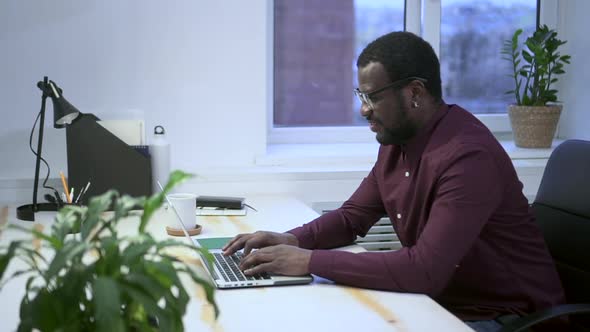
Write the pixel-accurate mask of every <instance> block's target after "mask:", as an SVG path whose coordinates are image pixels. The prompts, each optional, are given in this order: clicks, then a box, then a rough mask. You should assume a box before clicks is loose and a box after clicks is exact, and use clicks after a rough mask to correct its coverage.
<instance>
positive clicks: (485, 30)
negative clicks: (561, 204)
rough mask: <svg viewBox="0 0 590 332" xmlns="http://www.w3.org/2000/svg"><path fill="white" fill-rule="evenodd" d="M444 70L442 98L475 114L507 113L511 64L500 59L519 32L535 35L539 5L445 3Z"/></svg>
mask: <svg viewBox="0 0 590 332" xmlns="http://www.w3.org/2000/svg"><path fill="white" fill-rule="evenodd" d="M441 7H442V8H441V27H440V35H441V37H440V64H441V76H442V79H443V80H442V81H443V96H444V99H445V101H446V102H448V103H452V104H459V105H461V106H462V107H464V108H465V109H467V110H469V111H471V112H472V113H476V114H479V113H484V114H485V113H488V114H489V113H506V111H507V105H508V104H510V103H513V102H514V97H513V95H507V94H505V93H504V92H506V91H509V90H511V89H512V88H513V85H514V82H513V80H512V79H511V78H510V77H508V74H509V73H510V64H509V63H508V61H506V60H503V59H502V56H501V55H500V50H501V49H502V44H503V42H504V40H506V39H509V38H511V37H512V34H513V33H514V31H515V30H516V29H518V28H522V29H524V33H523V35H521V37H520V38H521V40H522V38H523V36H528V35H529V34H530V33H531V32H532V31H534V29H535V26H536V18H537V1H536V0H492V1H472V0H442V1H441Z"/></svg>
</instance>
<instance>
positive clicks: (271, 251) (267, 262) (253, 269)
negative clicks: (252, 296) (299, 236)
mask: <svg viewBox="0 0 590 332" xmlns="http://www.w3.org/2000/svg"><path fill="white" fill-rule="evenodd" d="M311 253H312V251H311V250H307V249H301V248H298V247H294V246H290V245H286V244H279V245H276V246H270V247H265V248H262V249H259V250H255V251H253V252H252V253H251V254H250V255H248V256H245V257H244V258H243V259H242V261H241V262H240V269H242V270H243V271H244V274H246V275H253V274H258V273H262V272H269V273H276V274H282V275H288V276H300V275H304V274H308V273H309V260H310V259H311Z"/></svg>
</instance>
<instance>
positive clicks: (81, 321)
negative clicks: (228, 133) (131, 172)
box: [0, 171, 218, 332]
mask: <svg viewBox="0 0 590 332" xmlns="http://www.w3.org/2000/svg"><path fill="white" fill-rule="evenodd" d="M188 177H190V175H189V174H186V173H183V172H181V171H175V172H173V173H172V174H171V175H170V180H169V182H168V183H167V184H166V186H165V188H164V190H163V191H162V192H160V193H157V194H154V195H153V196H151V197H149V198H145V197H140V198H133V197H130V196H127V195H124V196H120V195H119V194H118V193H117V192H116V191H109V192H107V193H105V194H103V195H101V196H98V197H95V198H93V199H92V200H91V201H90V203H89V205H88V206H87V207H79V206H67V207H65V208H63V209H62V210H61V211H59V213H58V214H57V217H56V220H55V222H54V223H53V225H52V227H51V232H50V234H45V233H44V232H42V230H39V229H33V230H30V229H27V228H24V227H21V226H18V225H9V226H8V227H10V228H17V229H19V230H22V231H25V232H30V233H32V234H33V236H34V238H35V240H34V241H32V242H31V241H12V242H11V243H10V244H9V245H8V246H4V248H2V251H0V252H1V254H0V280H1V281H2V283H1V284H0V291H1V289H2V287H3V286H4V285H5V284H6V282H7V281H9V280H11V279H12V278H14V277H24V276H28V279H27V282H26V293H25V296H24V297H23V298H22V300H21V304H20V324H19V327H18V331H31V330H33V329H38V330H41V331H109V332H115V331H129V330H136V331H182V330H183V329H184V325H183V322H182V317H183V316H184V314H185V311H186V307H187V304H188V302H189V295H188V294H187V291H186V290H185V288H184V286H183V285H182V283H181V281H180V279H179V275H180V274H186V275H188V276H189V277H190V278H191V279H192V280H193V281H194V282H195V283H197V284H199V285H200V286H201V287H203V289H204V290H205V294H206V297H207V301H208V302H209V303H210V304H212V305H213V306H214V309H215V315H216V316H217V314H218V308H217V305H216V303H215V300H214V298H213V291H214V288H213V287H212V286H211V284H210V283H209V282H208V281H207V280H204V279H201V278H200V277H199V276H198V275H197V274H196V273H195V272H194V271H193V270H192V269H191V267H190V266H189V265H187V264H186V263H184V262H182V261H180V260H179V259H178V258H176V257H174V256H171V255H170V254H169V251H170V250H166V249H168V248H170V247H185V248H188V249H189V250H193V251H196V252H197V253H199V252H202V253H205V255H207V256H208V257H209V255H210V254H209V253H208V252H206V250H205V249H199V248H196V247H194V246H190V245H188V244H184V243H181V242H179V241H176V240H165V241H156V240H155V239H154V238H153V237H152V235H150V234H149V233H147V232H146V231H145V229H146V226H147V224H148V222H149V221H150V218H151V217H152V215H153V214H154V212H155V211H156V210H157V209H158V208H159V207H160V206H161V205H162V203H163V201H164V198H165V196H164V195H166V194H167V193H168V192H169V191H170V190H171V189H172V188H173V187H174V186H175V185H177V184H178V183H180V182H182V181H184V180H185V179H187V178H188ZM137 206H143V215H142V216H141V222H140V223H139V226H138V229H137V234H135V235H133V236H120V235H119V234H118V232H117V225H118V224H119V222H121V221H122V220H123V219H124V218H126V217H128V216H129V215H130V212H131V210H132V209H134V208H135V207H137ZM109 207H111V208H112V209H113V213H104V212H106V211H107V210H109ZM123 222H125V221H123ZM78 231H79V233H77V234H71V233H76V232H78ZM39 240H40V241H41V249H40V250H36V248H35V244H34V243H35V241H37V242H38V241H39ZM37 249H38V248H37ZM14 257H17V258H19V259H20V260H22V261H23V262H24V263H26V264H25V265H26V266H28V268H25V269H21V270H18V271H15V272H14V273H12V275H10V276H9V277H7V278H5V279H4V280H3V278H4V277H5V276H4V274H5V271H6V269H7V266H8V264H9V263H10V261H11V259H12V258H14Z"/></svg>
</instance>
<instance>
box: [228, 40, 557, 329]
mask: <svg viewBox="0 0 590 332" xmlns="http://www.w3.org/2000/svg"><path fill="white" fill-rule="evenodd" d="M357 67H358V82H359V88H358V89H356V90H355V91H354V92H355V94H356V96H357V97H358V98H359V100H360V101H361V109H360V113H361V115H362V116H363V117H365V118H366V119H367V121H368V123H369V125H370V128H371V130H372V131H374V132H375V133H376V138H377V141H378V142H379V143H380V144H381V146H380V149H379V153H378V157H377V161H376V163H375V165H374V166H373V169H372V170H371V172H370V173H369V174H368V175H367V177H366V178H365V179H364V180H363V181H362V183H361V184H360V186H359V187H358V189H357V190H356V192H355V193H354V194H353V195H352V196H351V197H350V198H349V200H348V201H346V202H345V203H344V204H343V205H342V207H340V208H339V209H337V210H334V211H331V212H329V213H326V214H324V215H322V216H320V217H319V218H317V219H315V220H313V221H311V222H310V223H308V224H305V225H303V226H301V227H298V228H295V229H292V230H290V231H288V232H287V233H284V234H279V233H272V232H256V233H253V234H241V235H238V236H236V237H235V238H234V239H232V240H231V241H230V242H229V243H228V244H227V245H226V246H225V247H224V248H223V249H224V253H225V254H226V255H229V254H232V253H234V252H236V251H237V250H240V249H242V248H243V249H244V254H245V256H244V258H243V259H242V260H241V262H240V268H241V269H242V270H244V272H245V273H246V274H255V273H261V272H270V273H277V274H282V275H300V274H306V273H312V274H316V275H318V276H321V277H324V278H328V279H331V280H333V281H335V282H337V283H341V284H346V285H351V286H356V287H364V288H373V289H381V290H390V291H397V292H411V293H423V294H427V295H429V296H431V297H432V298H433V299H435V300H436V301H437V302H439V303H440V304H441V305H443V306H444V307H445V308H447V309H448V310H449V311H451V312H452V313H454V314H455V315H456V316H458V317H459V318H461V319H463V320H464V321H466V323H467V324H468V325H470V326H471V327H472V328H474V329H476V330H478V331H483V330H487V331H495V330H498V329H499V328H500V327H501V324H500V323H499V322H498V321H497V320H500V318H502V317H504V316H507V315H519V314H525V313H530V312H533V311H536V310H539V309H542V308H548V307H551V306H553V305H556V304H560V303H563V301H564V294H563V290H562V287H561V284H560V281H559V277H558V275H557V271H556V269H555V266H554V263H553V260H552V258H551V256H550V255H549V252H548V250H547V247H546V245H545V243H544V240H543V237H542V235H541V233H540V230H539V229H538V226H537V225H536V223H535V220H534V217H533V216H532V215H531V213H530V211H529V207H528V202H527V200H526V198H525V197H524V195H523V194H522V184H521V183H520V181H519V180H518V177H517V175H516V172H515V170H514V166H513V165H512V162H511V160H510V158H509V157H508V155H507V154H506V152H505V151H504V149H503V148H502V146H501V145H500V144H499V143H498V141H497V140H496V139H495V138H494V136H493V134H492V133H491V132H490V131H489V130H488V129H487V128H486V127H485V125H483V124H482V123H481V122H480V121H479V120H478V119H477V118H476V117H474V116H473V115H472V114H471V113H469V112H467V111H465V110H464V109H462V108H461V107H459V106H457V105H447V104H446V103H445V102H444V101H443V100H442V93H441V79H440V65H439V62H438V59H437V57H436V54H435V53H434V51H433V49H432V47H431V46H430V45H429V44H428V43H426V42H425V41H424V40H422V39H421V38H420V37H418V36H416V35H413V34H411V33H407V32H395V33H390V34H387V35H384V36H382V37H380V38H378V39H377V40H375V41H373V42H372V43H370V44H369V45H368V46H367V47H366V48H365V49H364V50H363V52H362V53H361V55H360V56H359V59H358V61H357ZM384 215H388V216H389V217H390V219H391V221H392V225H393V227H394V228H395V231H396V233H397V235H398V238H399V240H400V242H401V243H402V244H403V248H402V249H400V250H397V251H386V252H365V253H356V254H355V253H350V252H343V251H333V250H325V249H330V248H335V247H339V246H344V245H349V244H351V243H352V242H353V241H354V240H355V239H356V237H357V236H365V235H366V234H367V232H368V230H369V229H370V228H371V226H372V225H373V224H375V223H376V222H377V221H378V220H379V219H380V218H381V217H383V216H384ZM255 248H257V249H258V250H254V251H253V250H252V249H255Z"/></svg>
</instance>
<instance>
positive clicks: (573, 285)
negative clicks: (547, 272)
mask: <svg viewBox="0 0 590 332" xmlns="http://www.w3.org/2000/svg"><path fill="white" fill-rule="evenodd" d="M533 211H534V213H535V217H536V218H537V222H538V224H539V225H540V227H541V230H542V232H543V235H544V237H545V241H546V242H547V246H548V247H549V251H550V252H551V255H552V256H553V259H554V260H555V263H556V265H557V269H558V272H559V276H560V278H561V282H562V284H563V287H564V290H565V293H566V298H567V301H568V303H590V142H588V141H581V140H568V141H565V142H563V143H562V144H560V145H559V146H558V147H557V148H556V149H555V150H554V151H553V153H552V154H551V156H550V157H549V161H548V162H547V166H546V167H545V172H544V173H543V178H542V180H541V185H540V187H539V191H538V193H537V196H536V198H535V202H534V203H533Z"/></svg>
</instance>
